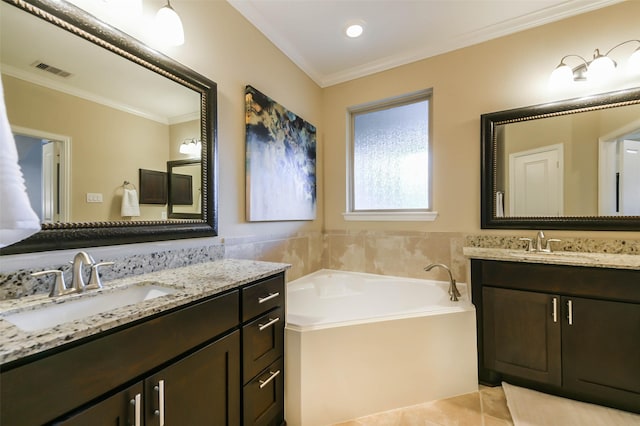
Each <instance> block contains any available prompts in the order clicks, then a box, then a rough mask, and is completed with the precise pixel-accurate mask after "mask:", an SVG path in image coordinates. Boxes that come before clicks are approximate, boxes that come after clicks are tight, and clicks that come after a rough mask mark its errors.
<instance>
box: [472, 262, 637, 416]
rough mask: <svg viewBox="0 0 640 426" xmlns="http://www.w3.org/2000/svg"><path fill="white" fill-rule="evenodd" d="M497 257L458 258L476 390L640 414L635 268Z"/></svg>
mask: <svg viewBox="0 0 640 426" xmlns="http://www.w3.org/2000/svg"><path fill="white" fill-rule="evenodd" d="M498 252H499V250H493V252H492V253H491V255H489V256H483V255H482V254H481V253H476V254H475V255H473V254H472V255H470V254H469V253H465V254H467V256H469V257H471V258H472V259H471V282H472V298H473V303H474V304H475V306H476V312H477V336H478V368H479V379H480V382H481V383H484V384H488V385H497V384H499V383H500V382H501V381H503V380H504V381H507V382H509V383H513V384H516V385H521V386H526V387H529V388H533V389H537V390H540V391H543V392H547V393H552V394H557V395H561V396H566V397H569V398H573V399H578V400H583V401H587V402H593V403H597V404H602V405H607V406H611V407H615V408H620V409H623V410H627V411H632V412H640V361H639V360H640V269H639V268H638V267H637V266H635V265H634V263H633V262H634V261H635V260H633V261H632V262H631V263H624V262H623V264H622V265H619V267H614V266H612V265H607V264H606V262H600V263H598V262H595V264H592V263H591V261H590V260H589V259H588V256H587V255H585V256H584V258H582V257H581V256H575V259H572V260H566V261H564V260H563V259H562V258H561V257H560V255H557V256H549V257H548V258H544V257H543V256H544V255H540V258H534V257H535V256H531V258H529V259H526V256H522V258H518V259H516V258H514V257H513V253H511V254H507V253H506V251H505V256H500V255H498V254H496V253H498ZM482 257H485V258H482ZM623 257H624V256H623ZM631 257H632V258H638V256H631ZM577 259H580V261H579V262H578V263H580V264H576V261H577ZM590 264H591V265H592V266H585V265H590Z"/></svg>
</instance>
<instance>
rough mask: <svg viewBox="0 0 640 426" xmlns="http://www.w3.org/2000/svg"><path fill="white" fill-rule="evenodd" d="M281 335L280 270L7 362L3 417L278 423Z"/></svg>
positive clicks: (21, 423) (15, 421)
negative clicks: (150, 315) (169, 309)
mask: <svg viewBox="0 0 640 426" xmlns="http://www.w3.org/2000/svg"><path fill="white" fill-rule="evenodd" d="M254 302H255V304H254ZM254 305H255V306H254ZM276 319H277V321H276ZM283 338H284V273H279V274H278V275H274V276H271V277H269V278H266V279H264V280H260V281H257V282H255V283H250V284H248V285H246V286H241V287H240V288H239V289H236V290H232V291H228V292H226V293H224V294H221V295H216V296H213V297H211V298H209V299H206V300H202V301H198V302H195V303H193V304H190V305H187V306H184V307H180V308H177V309H174V310H173V311H171V312H167V313H162V314H159V315H158V316H156V317H154V318H151V319H147V320H143V321H140V322H138V323H136V324H134V325H130V326H124V327H122V328H120V329H117V330H111V331H109V332H106V333H105V334H104V335H98V336H95V337H92V338H87V339H84V340H82V341H79V342H75V343H74V344H71V345H68V346H67V347H63V348H59V349H57V350H53V351H50V353H49V354H46V355H45V356H39V357H37V359H33V360H18V361H16V362H14V363H11V364H10V365H3V366H2V372H1V376H0V398H1V403H2V404H1V409H0V424H2V426H13V425H16V426H29V425H42V424H55V425H64V426H76V425H77V426H81V425H82V426H85V425H92V426H96V425H97V426H101V425H105V426H107V425H109V426H112V425H136V426H137V425H146V426H159V425H167V426H171V425H198V424H215V425H229V426H234V425H241V424H243V425H260V426H262V425H268V426H271V425H274V426H275V425H278V426H279V425H281V424H284V399H283V397H284V381H283V377H284V368H283V366H284V363H283V359H284V346H283Z"/></svg>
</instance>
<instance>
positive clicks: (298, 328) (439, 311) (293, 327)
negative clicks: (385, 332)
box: [285, 268, 476, 333]
mask: <svg viewBox="0 0 640 426" xmlns="http://www.w3.org/2000/svg"><path fill="white" fill-rule="evenodd" d="M327 273H344V274H349V275H358V276H362V277H365V278H380V277H382V278H384V279H389V280H394V279H398V280H404V281H409V282H416V283H424V282H427V283H441V284H444V285H445V286H446V285H448V284H449V282H448V281H438V280H432V279H425V278H411V277H400V276H396V275H382V274H374V273H369V272H356V271H345V270H340V269H328V268H322V269H318V270H316V271H314V272H311V273H310V274H307V275H304V276H302V277H299V278H296V279H295V280H292V281H289V282H287V284H286V287H285V292H288V290H289V286H290V285H295V284H296V282H297V281H299V280H302V279H306V278H310V277H313V276H315V275H325V274H327ZM456 284H457V286H458V287H459V289H460V290H461V292H462V294H463V297H462V298H461V299H460V302H462V303H461V304H460V305H459V306H443V307H439V308H433V309H431V310H424V309H421V310H413V311H410V312H403V313H398V314H386V315H379V316H370V317H368V318H362V319H353V320H346V321H334V322H328V323H322V324H311V325H299V324H295V323H291V322H290V321H289V315H288V311H287V313H286V315H285V329H286V330H290V331H294V332H300V333H301V332H305V331H316V330H325V329H330V328H337V327H348V326H355V325H361V324H372V323H378V322H384V321H396V320H402V319H409V318H417V317H427V316H433V315H446V314H455V313H459V312H468V311H475V310H476V308H475V306H474V305H473V303H472V302H471V298H470V288H469V286H468V285H467V283H458V282H456Z"/></svg>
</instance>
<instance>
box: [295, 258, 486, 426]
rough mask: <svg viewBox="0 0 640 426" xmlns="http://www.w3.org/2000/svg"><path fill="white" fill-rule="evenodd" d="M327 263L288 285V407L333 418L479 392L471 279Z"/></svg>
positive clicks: (306, 415) (317, 421)
mask: <svg viewBox="0 0 640 426" xmlns="http://www.w3.org/2000/svg"><path fill="white" fill-rule="evenodd" d="M448 286H449V283H448V282H442V281H432V280H420V279H411V278H398V277H389V276H382V275H373V274H363V273H355V272H344V271H332V270H320V271H317V272H314V273H313V274H310V275H307V276H305V277H302V278H299V279H297V280H295V281H292V282H290V283H288V284H287V325H286V330H285V363H286V367H285V371H286V375H285V407H286V408H285V409H286V419H287V424H288V425H291V426H316V425H329V424H333V423H338V422H341V421H345V420H350V419H354V418H357V417H360V416H364V415H367V414H372V413H376V412H380V411H386V410H391V409H394V408H400V407H406V406H409V405H414V404H419V403H422V402H427V401H432V400H435V399H441V398H447V397H451V396H455V395H461V394H464V393H469V392H474V391H476V390H477V389H478V381H477V366H476V326H475V308H474V306H473V305H472V304H471V303H470V301H469V292H468V289H467V286H466V284H460V283H459V284H458V289H459V290H460V293H462V297H461V298H460V301H459V302H451V301H449V295H448V293H447V289H448Z"/></svg>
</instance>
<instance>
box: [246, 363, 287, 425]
mask: <svg viewBox="0 0 640 426" xmlns="http://www.w3.org/2000/svg"><path fill="white" fill-rule="evenodd" d="M243 394H244V409H243V414H244V416H243V417H244V421H243V424H244V426H249V425H253V426H272V425H273V426H275V425H281V424H283V423H284V364H283V360H282V358H279V359H278V360H277V361H276V362H274V363H273V364H271V365H270V366H269V367H268V368H266V369H265V370H263V371H262V372H261V373H260V374H258V375H257V376H256V377H255V378H254V379H253V380H252V381H250V382H249V383H247V384H246V385H245V387H244V390H243Z"/></svg>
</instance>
